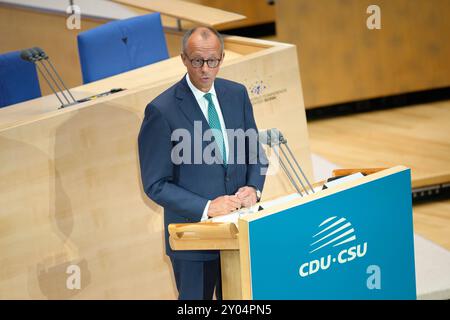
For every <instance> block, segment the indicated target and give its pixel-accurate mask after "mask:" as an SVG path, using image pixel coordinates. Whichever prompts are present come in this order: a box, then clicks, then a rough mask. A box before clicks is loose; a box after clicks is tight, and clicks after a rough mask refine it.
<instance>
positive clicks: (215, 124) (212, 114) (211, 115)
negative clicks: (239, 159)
mask: <svg viewBox="0 0 450 320" xmlns="http://www.w3.org/2000/svg"><path fill="white" fill-rule="evenodd" d="M203 97H204V98H205V99H206V100H207V101H208V123H209V126H210V128H211V129H212V132H213V135H214V138H215V139H216V143H217V145H218V146H219V148H220V153H221V154H222V159H223V165H224V167H225V168H226V167H227V152H226V149H225V141H224V139H223V134H222V127H221V126H220V120H219V115H218V114H217V111H216V107H215V106H214V102H213V100H212V97H211V93H206V94H205V95H204V96H203Z"/></svg>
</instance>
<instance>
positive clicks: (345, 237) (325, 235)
mask: <svg viewBox="0 0 450 320" xmlns="http://www.w3.org/2000/svg"><path fill="white" fill-rule="evenodd" d="M319 228H322V229H321V230H320V231H319V232H317V233H316V234H315V235H313V240H314V239H316V241H314V242H313V243H311V247H312V250H311V251H310V252H309V253H313V252H314V251H317V250H319V249H322V248H325V247H327V246H333V247H337V246H340V245H342V244H344V243H347V242H351V241H355V240H356V236H355V229H353V228H352V224H351V223H350V222H348V221H347V219H345V218H340V219H337V217H336V216H334V217H331V218H328V219H326V220H324V221H322V223H321V224H319Z"/></svg>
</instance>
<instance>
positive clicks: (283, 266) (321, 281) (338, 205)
mask: <svg viewBox="0 0 450 320" xmlns="http://www.w3.org/2000/svg"><path fill="white" fill-rule="evenodd" d="M249 252H250V254H249V257H250V270H251V290H252V298H253V299H416V282H415V269H414V237H413V221H412V204H411V177H410V170H403V171H400V172H397V173H394V174H391V175H388V176H385V177H382V178H379V179H377V180H374V181H369V182H366V183H363V184H360V185H357V186H355V187H352V188H350V189H347V190H343V191H339V192H337V193H333V194H330V195H328V196H326V197H323V198H320V199H316V200H313V201H310V202H307V203H304V204H301V205H298V206H295V207H292V208H290V209H287V210H284V211H281V212H278V213H276V214H272V215H268V216H265V217H262V218H260V219H256V220H253V221H250V222H249Z"/></svg>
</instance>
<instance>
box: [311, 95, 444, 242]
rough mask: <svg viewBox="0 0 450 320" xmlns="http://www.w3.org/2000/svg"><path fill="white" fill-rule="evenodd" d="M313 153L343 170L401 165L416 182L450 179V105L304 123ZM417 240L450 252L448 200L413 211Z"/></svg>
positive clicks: (398, 109)
mask: <svg viewBox="0 0 450 320" xmlns="http://www.w3.org/2000/svg"><path fill="white" fill-rule="evenodd" d="M308 130H309V139H310V146H311V152H312V153H315V154H318V155H320V156H322V157H324V158H325V159H327V160H329V161H331V162H333V163H335V164H337V165H339V166H341V167H343V168H370V167H390V166H394V165H399V164H401V165H405V166H407V167H409V168H411V172H412V179H413V184H414V181H416V182H417V181H420V180H423V179H429V178H430V177H431V178H432V177H437V178H440V179H444V180H446V179H447V180H446V181H447V182H448V181H449V180H448V177H449V175H450V101H444V102H438V103H432V104H424V105H417V106H410V107H403V108H397V109H391V110H384V111H376V112H367V113H361V114H355V115H350V116H343V117H335V118H331V119H325V120H315V121H310V122H308ZM414 227H415V232H417V233H418V234H420V235H422V236H424V237H426V238H428V239H430V240H432V241H434V242H435V243H438V244H440V245H442V246H444V247H446V248H447V249H449V250H450V200H448V201H440V202H433V203H428V204H423V205H418V206H415V207H414Z"/></svg>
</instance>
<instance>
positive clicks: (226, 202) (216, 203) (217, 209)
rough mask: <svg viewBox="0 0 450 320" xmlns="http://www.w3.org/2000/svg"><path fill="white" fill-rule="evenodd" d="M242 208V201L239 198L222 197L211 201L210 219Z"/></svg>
mask: <svg viewBox="0 0 450 320" xmlns="http://www.w3.org/2000/svg"><path fill="white" fill-rule="evenodd" d="M240 208H241V200H239V198H238V197H237V196H220V197H217V198H215V199H214V200H212V201H211V203H210V204H209V208H208V217H210V218H213V217H217V216H222V215H224V214H228V213H231V212H233V211H236V210H239V209H240Z"/></svg>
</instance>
